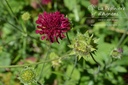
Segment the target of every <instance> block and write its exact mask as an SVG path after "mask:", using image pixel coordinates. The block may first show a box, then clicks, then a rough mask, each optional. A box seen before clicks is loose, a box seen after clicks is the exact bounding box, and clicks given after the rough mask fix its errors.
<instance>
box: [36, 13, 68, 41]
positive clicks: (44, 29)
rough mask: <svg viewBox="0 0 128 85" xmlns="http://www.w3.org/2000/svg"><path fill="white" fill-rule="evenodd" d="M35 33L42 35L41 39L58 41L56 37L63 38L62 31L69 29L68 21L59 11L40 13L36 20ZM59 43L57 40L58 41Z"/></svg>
mask: <svg viewBox="0 0 128 85" xmlns="http://www.w3.org/2000/svg"><path fill="white" fill-rule="evenodd" d="M36 23H37V24H38V25H37V28H38V29H37V30H36V33H37V34H40V35H42V36H41V39H42V40H44V39H46V40H48V41H50V42H52V43H53V42H58V38H60V39H63V38H64V37H65V35H64V33H66V32H67V31H69V30H70V22H69V20H68V18H66V17H64V15H63V14H61V13H60V12H58V11H57V12H54V13H47V12H44V13H43V14H40V15H39V17H38V20H37V21H36ZM58 43H59V42H58Z"/></svg>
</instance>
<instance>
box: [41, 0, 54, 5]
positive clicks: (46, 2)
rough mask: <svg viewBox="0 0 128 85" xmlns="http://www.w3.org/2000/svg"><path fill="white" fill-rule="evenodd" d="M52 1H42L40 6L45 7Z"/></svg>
mask: <svg viewBox="0 0 128 85" xmlns="http://www.w3.org/2000/svg"><path fill="white" fill-rule="evenodd" d="M51 1H52V0H42V4H43V5H47V4H49V3H51Z"/></svg>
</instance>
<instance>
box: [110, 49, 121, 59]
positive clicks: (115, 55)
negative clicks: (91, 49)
mask: <svg viewBox="0 0 128 85" xmlns="http://www.w3.org/2000/svg"><path fill="white" fill-rule="evenodd" d="M122 53H123V49H121V48H115V49H114V50H113V51H112V52H111V56H112V58H115V59H121V57H122Z"/></svg>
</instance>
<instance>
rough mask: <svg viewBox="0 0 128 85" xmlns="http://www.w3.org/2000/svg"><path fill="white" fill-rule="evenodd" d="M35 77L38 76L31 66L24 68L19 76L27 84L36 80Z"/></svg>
mask: <svg viewBox="0 0 128 85" xmlns="http://www.w3.org/2000/svg"><path fill="white" fill-rule="evenodd" d="M35 78H36V73H35V71H34V69H33V68H30V67H26V68H25V69H23V70H22V71H21V73H20V77H19V79H20V81H21V82H22V83H23V84H25V85H26V84H27V85H28V84H31V83H34V82H35V81H36V79H35Z"/></svg>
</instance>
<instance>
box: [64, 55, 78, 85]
mask: <svg viewBox="0 0 128 85" xmlns="http://www.w3.org/2000/svg"><path fill="white" fill-rule="evenodd" d="M74 58H75V60H74V67H73V69H72V71H71V74H70V75H69V78H68V79H67V80H66V81H65V82H64V85H67V82H68V81H69V80H70V78H71V76H72V74H73V71H74V69H75V67H76V65H77V56H75V57H74Z"/></svg>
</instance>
